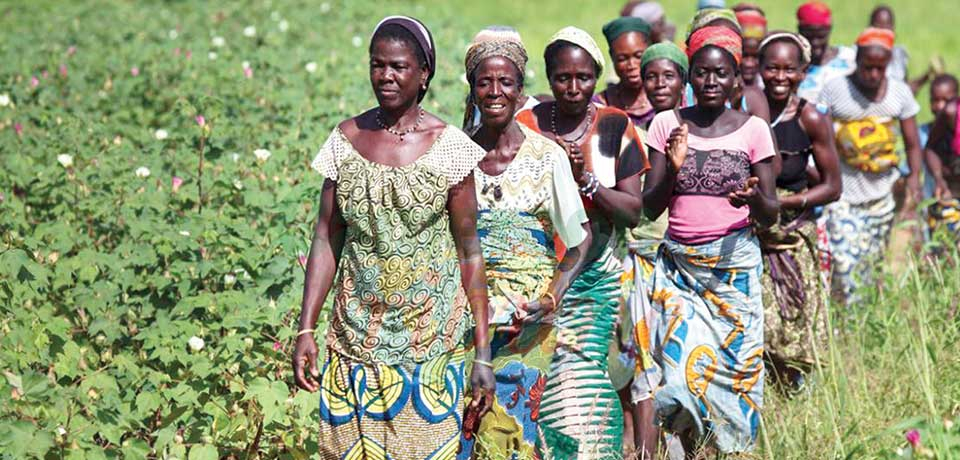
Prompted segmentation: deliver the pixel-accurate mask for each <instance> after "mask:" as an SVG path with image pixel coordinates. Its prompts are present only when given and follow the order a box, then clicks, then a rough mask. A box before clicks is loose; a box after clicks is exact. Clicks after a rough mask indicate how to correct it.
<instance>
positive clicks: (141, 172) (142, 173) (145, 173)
mask: <svg viewBox="0 0 960 460" xmlns="http://www.w3.org/2000/svg"><path fill="white" fill-rule="evenodd" d="M135 174H136V175H137V177H141V178H144V177H150V170H149V169H147V167H146V166H141V167H139V168H137V170H136V171H135Z"/></svg>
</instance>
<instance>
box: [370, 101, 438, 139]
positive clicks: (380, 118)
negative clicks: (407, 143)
mask: <svg viewBox="0 0 960 460" xmlns="http://www.w3.org/2000/svg"><path fill="white" fill-rule="evenodd" d="M425 113H426V111H424V110H423V107H420V113H418V114H417V121H416V123H414V124H413V126H411V127H409V128H407V129H404V130H403V131H400V130H397V129H394V128H393V127H391V126H387V124H386V123H384V122H383V111H382V110H380V109H377V124H378V125H380V127H381V128H383V129H385V130H387V132H388V133H390V134H393V135H394V136H397V137H398V139H397V143H398V144H399V143H401V142H403V137H404V136H406V135H407V134H410V133H412V132H414V131H416V130H417V128H419V127H420V122H422V121H423V116H424V114H425ZM397 122H398V123H399V120H398V121H397Z"/></svg>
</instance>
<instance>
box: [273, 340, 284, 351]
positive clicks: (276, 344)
mask: <svg viewBox="0 0 960 460" xmlns="http://www.w3.org/2000/svg"><path fill="white" fill-rule="evenodd" d="M281 348H283V345H280V342H273V351H280V349H281Z"/></svg>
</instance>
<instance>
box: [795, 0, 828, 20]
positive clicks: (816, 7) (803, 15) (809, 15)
mask: <svg viewBox="0 0 960 460" xmlns="http://www.w3.org/2000/svg"><path fill="white" fill-rule="evenodd" d="M797 22H798V23H799V24H800V25H801V26H829V25H831V24H833V19H832V18H831V15H830V7H829V6H827V4H826V3H821V2H819V1H817V0H814V1H812V2H807V3H804V4H803V5H800V8H797Z"/></svg>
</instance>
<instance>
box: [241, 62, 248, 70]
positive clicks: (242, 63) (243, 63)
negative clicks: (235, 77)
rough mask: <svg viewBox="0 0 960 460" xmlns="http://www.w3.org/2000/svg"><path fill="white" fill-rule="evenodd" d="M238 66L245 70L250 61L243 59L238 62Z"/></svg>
mask: <svg viewBox="0 0 960 460" xmlns="http://www.w3.org/2000/svg"><path fill="white" fill-rule="evenodd" d="M240 66H241V67H243V70H247V69H249V68H250V61H243V62H241V63H240Z"/></svg>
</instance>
